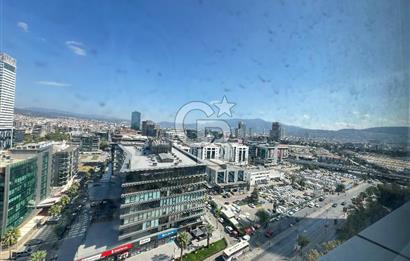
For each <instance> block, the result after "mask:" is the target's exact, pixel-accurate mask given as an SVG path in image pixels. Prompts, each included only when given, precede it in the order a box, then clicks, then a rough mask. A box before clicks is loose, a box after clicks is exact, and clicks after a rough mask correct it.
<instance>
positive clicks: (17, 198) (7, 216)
mask: <svg viewBox="0 0 410 261" xmlns="http://www.w3.org/2000/svg"><path fill="white" fill-rule="evenodd" d="M37 173H38V169H37V156H35V155H33V156H28V157H26V158H20V159H13V158H11V157H10V155H2V156H1V159H0V235H4V233H5V232H6V231H7V229H9V228H12V227H17V226H19V225H20V224H21V223H23V221H24V220H25V219H26V218H27V217H29V216H30V214H32V213H33V211H34V209H35V199H36V177H37Z"/></svg>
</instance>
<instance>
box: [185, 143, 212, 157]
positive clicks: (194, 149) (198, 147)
mask: <svg viewBox="0 0 410 261" xmlns="http://www.w3.org/2000/svg"><path fill="white" fill-rule="evenodd" d="M189 153H191V154H192V155H194V156H195V157H197V158H198V159H200V160H210V159H219V146H218V145H216V144H214V143H208V142H201V143H193V144H191V145H190V148H189Z"/></svg>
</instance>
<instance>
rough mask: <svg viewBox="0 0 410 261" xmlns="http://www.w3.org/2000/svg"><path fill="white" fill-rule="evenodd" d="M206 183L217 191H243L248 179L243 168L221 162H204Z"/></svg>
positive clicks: (246, 186)
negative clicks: (206, 176)
mask: <svg viewBox="0 0 410 261" xmlns="http://www.w3.org/2000/svg"><path fill="white" fill-rule="evenodd" d="M205 162H206V164H207V166H206V172H207V174H208V183H209V185H210V186H211V187H213V188H215V189H217V190H218V191H225V190H231V189H237V190H240V191H245V190H247V188H248V183H249V181H248V177H247V176H246V174H245V167H244V166H238V165H234V164H230V163H227V162H224V161H221V160H207V161H205Z"/></svg>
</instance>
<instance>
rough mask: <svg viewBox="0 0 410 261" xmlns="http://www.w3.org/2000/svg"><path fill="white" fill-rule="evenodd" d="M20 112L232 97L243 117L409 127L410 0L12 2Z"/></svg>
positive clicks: (151, 113)
mask: <svg viewBox="0 0 410 261" xmlns="http://www.w3.org/2000/svg"><path fill="white" fill-rule="evenodd" d="M0 1H1V4H2V17H3V18H2V21H1V30H2V35H1V49H2V51H4V52H7V53H9V54H10V55H12V56H14V57H15V58H16V59H17V62H18V71H17V90H16V106H17V107H44V108H54V109H60V110H67V111H73V112H80V113H93V114H104V115H109V116H114V117H119V118H126V119H127V118H130V113H131V111H133V110H139V111H141V112H142V117H143V118H144V119H147V118H149V119H153V120H155V121H163V120H172V119H173V118H174V116H175V113H176V112H177V110H178V108H179V107H181V106H182V105H184V104H186V103H187V102H189V101H204V102H211V101H217V100H219V101H220V100H221V98H222V96H223V95H226V97H227V98H228V100H229V101H230V102H234V103H236V106H235V107H234V108H233V115H232V117H234V118H262V119H265V120H269V121H281V122H283V123H286V124H293V125H298V126H303V127H309V128H325V129H340V128H345V127H356V128H363V127H373V126H394V125H395V126H397V125H400V126H404V125H409V105H408V103H409V57H410V53H409V46H410V40H409V39H410V32H409V31H410V29H409V28H410V27H409V26H408V21H409V19H410V17H409V13H410V1H407V0H402V1H398V0H385V1H381V0H369V1H357V0H354V1H353V0H349V1H273V0H272V1H262V0H258V1H238V0H233V1H220V0H209V1H208V0H198V1H159V0H158V1H55V0H54V1H45V0H44V1H20V0H14V1H5V0H0Z"/></svg>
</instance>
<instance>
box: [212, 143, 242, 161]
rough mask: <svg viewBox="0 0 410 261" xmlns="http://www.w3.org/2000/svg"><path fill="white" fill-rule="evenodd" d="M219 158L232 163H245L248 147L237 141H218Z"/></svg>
mask: <svg viewBox="0 0 410 261" xmlns="http://www.w3.org/2000/svg"><path fill="white" fill-rule="evenodd" d="M218 145H219V146H220V148H221V151H220V159H221V160H225V161H227V162H231V163H233V164H239V165H247V164H248V157H249V147H248V146H246V145H243V144H239V143H220V144H218Z"/></svg>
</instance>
